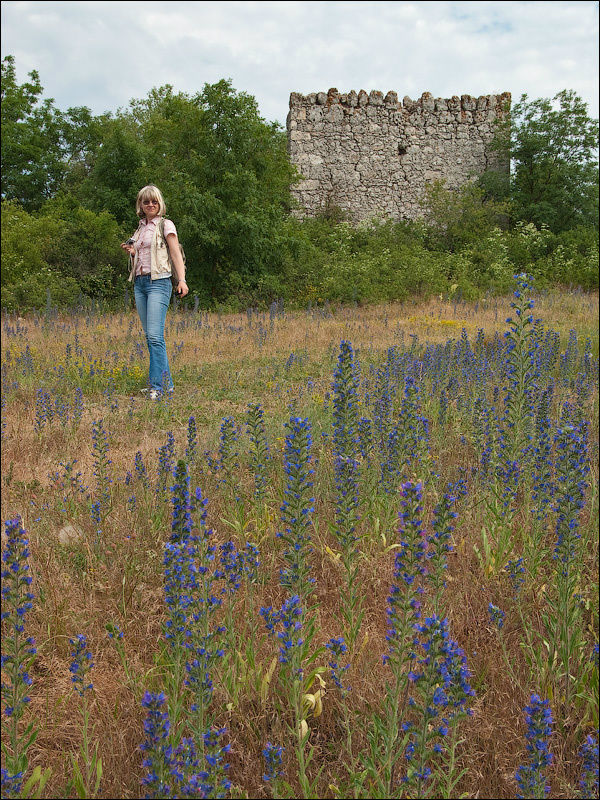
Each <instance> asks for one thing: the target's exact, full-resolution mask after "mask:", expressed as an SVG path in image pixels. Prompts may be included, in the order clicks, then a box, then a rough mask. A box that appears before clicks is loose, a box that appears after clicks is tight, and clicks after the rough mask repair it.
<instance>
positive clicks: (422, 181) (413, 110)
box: [287, 89, 511, 223]
mask: <svg viewBox="0 0 600 800" xmlns="http://www.w3.org/2000/svg"><path fill="white" fill-rule="evenodd" d="M510 99H511V96H510V93H509V92H504V93H503V94H500V95H483V96H481V97H471V96H470V95H468V94H463V95H462V97H457V96H454V97H451V98H450V99H448V100H444V99H441V98H434V97H433V96H432V95H431V94H430V93H429V92H425V93H424V94H423V95H421V98H420V99H419V100H416V101H414V100H411V99H410V98H409V97H405V98H404V99H403V101H402V102H399V100H398V96H397V94H396V92H388V93H387V94H386V95H385V97H384V95H383V93H382V92H377V91H373V92H370V93H369V94H367V92H365V91H363V90H362V89H361V91H360V92H358V94H357V93H356V92H355V91H352V92H349V93H348V94H340V93H339V92H338V90H337V89H330V90H329V91H328V92H327V93H325V92H319V93H315V94H309V95H306V96H304V95H301V94H297V93H296V92H292V93H291V95H290V110H289V114H288V117H287V133H288V152H289V155H290V159H291V161H292V163H293V164H295V165H296V166H297V168H298V170H299V172H300V173H301V174H302V176H303V179H302V180H301V181H300V182H299V183H298V184H296V186H295V187H293V189H292V191H293V195H294V196H295V198H296V199H297V200H298V202H299V204H300V206H301V208H302V209H303V211H302V212H301V213H302V214H306V215H309V216H312V215H315V214H318V213H320V212H324V211H326V210H327V209H328V208H329V209H330V208H331V207H335V206H337V207H339V208H341V209H342V210H343V211H344V212H345V213H346V215H347V217H348V219H349V220H351V221H352V222H354V223H357V222H361V221H363V220H368V219H371V218H373V217H384V218H387V217H391V218H393V219H414V218H416V217H418V216H420V215H421V214H422V201H423V193H424V190H425V186H426V185H427V184H428V183H431V182H432V181H434V180H439V179H442V180H445V181H446V186H447V187H448V188H450V189H454V188H458V187H459V186H461V185H463V184H464V183H465V182H466V181H468V180H469V179H471V178H472V177H474V176H477V175H481V174H482V173H483V172H484V171H485V170H488V169H496V170H503V171H506V172H508V169H509V164H508V163H507V162H505V163H503V162H502V161H501V160H500V159H499V158H498V156H497V154H496V153H495V152H493V151H492V149H491V147H490V144H491V141H492V139H493V137H494V121H495V120H496V119H497V118H499V117H502V116H503V115H505V114H506V113H508V109H509V108H510Z"/></svg>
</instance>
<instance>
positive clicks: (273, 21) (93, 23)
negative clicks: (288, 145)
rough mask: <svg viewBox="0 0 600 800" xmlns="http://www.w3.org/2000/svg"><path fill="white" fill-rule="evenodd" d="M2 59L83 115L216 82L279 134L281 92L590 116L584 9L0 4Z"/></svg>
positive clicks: (591, 22)
mask: <svg viewBox="0 0 600 800" xmlns="http://www.w3.org/2000/svg"><path fill="white" fill-rule="evenodd" d="M1 13H2V45H1V52H2V57H4V56H6V55H9V54H10V55H12V56H14V58H15V65H16V72H17V80H18V81H19V82H20V83H21V82H23V81H25V80H26V79H27V74H28V73H29V72H30V71H31V70H33V69H36V70H37V71H38V72H39V75H40V80H41V84H42V86H43V87H44V97H52V98H53V99H54V101H55V104H56V106H57V107H58V108H59V109H61V110H66V109H67V108H69V107H72V106H87V107H88V108H90V109H91V110H92V112H93V113H94V114H101V113H104V112H106V111H111V112H116V111H117V110H118V109H119V108H126V107H127V105H128V103H129V101H130V100H131V99H134V98H135V99H140V98H142V97H145V96H146V95H147V93H148V92H149V91H150V89H152V88H153V87H158V86H162V85H164V84H167V83H168V84H171V85H172V86H173V87H174V89H175V91H181V92H186V93H188V94H192V95H193V94H195V93H196V92H198V91H201V90H202V88H203V86H204V84H206V83H215V82H217V81H218V80H220V79H221V78H228V79H230V80H231V82H232V86H233V88H234V89H235V90H236V91H243V92H247V93H248V94H251V95H253V96H254V97H255V98H256V100H257V103H258V108H259V112H260V115H261V116H262V117H264V118H265V119H266V120H268V121H271V122H274V121H277V122H279V123H281V124H282V125H285V119H286V115H287V112H288V106H289V95H290V92H300V93H302V94H309V93H310V92H319V91H327V90H328V89H329V88H331V87H335V88H337V89H338V90H339V91H340V92H342V93H344V92H349V91H350V90H352V89H354V90H355V91H359V90H360V89H365V90H366V91H371V90H372V89H378V90H380V91H382V92H384V94H385V93H386V92H387V91H389V90H393V91H395V92H397V93H398V96H399V97H400V98H402V97H404V96H405V95H408V96H409V97H411V98H412V99H413V100H415V99H418V98H419V97H420V96H421V94H422V93H423V92H431V93H432V94H433V95H434V96H435V97H451V96H452V95H461V94H471V95H475V96H479V95H482V94H499V93H501V92H504V91H509V92H512V95H513V102H515V101H516V100H518V99H519V97H520V96H521V94H522V93H524V92H526V93H527V94H528V96H529V97H530V99H535V98H538V97H553V96H554V95H555V94H556V93H557V92H559V91H561V90H562V89H574V90H575V91H576V93H577V94H578V95H580V97H582V98H583V100H584V101H585V102H587V103H588V110H589V113H590V115H591V116H593V117H598V2H591V1H590V0H582V1H581V2H563V1H562V0H554V1H553V2H543V1H542V0H534V1H533V2H507V1H504V2H477V0H471V1H470V2H362V1H361V0H356V1H355V2H320V1H319V0H312V2H296V0H284V2H225V1H222V2H218V1H217V2H216V1H215V0H210V2H194V1H192V2H190V1H189V0H188V2H147V3H145V2H126V1H125V2H123V1H120V2H102V1H101V0H95V1H94V2H77V1H76V0H75V1H74V0H69V2H52V1H48V0H47V1H46V2H20V1H18V0H3V2H2V6H1Z"/></svg>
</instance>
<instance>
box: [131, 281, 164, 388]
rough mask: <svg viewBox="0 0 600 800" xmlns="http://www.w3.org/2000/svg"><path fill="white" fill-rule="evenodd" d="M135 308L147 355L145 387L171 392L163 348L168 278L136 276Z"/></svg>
mask: <svg viewBox="0 0 600 800" xmlns="http://www.w3.org/2000/svg"><path fill="white" fill-rule="evenodd" d="M133 289H134V295H135V307H136V308H137V312H138V314H139V315H140V320H141V321H142V327H143V329H144V333H145V334H146V342H147V343H148V352H149V353H150V374H149V381H148V382H149V384H150V388H151V389H159V390H160V389H162V388H163V374H164V373H166V375H165V378H164V382H165V388H167V389H172V388H173V380H172V378H171V370H170V369H169V359H168V358H167V345H166V344H165V319H166V317H167V309H168V308H169V301H170V299H171V292H172V291H173V287H172V286H171V279H170V278H158V279H155V280H153V281H151V280H150V275H140V276H138V277H137V278H136V279H135V284H134V287H133Z"/></svg>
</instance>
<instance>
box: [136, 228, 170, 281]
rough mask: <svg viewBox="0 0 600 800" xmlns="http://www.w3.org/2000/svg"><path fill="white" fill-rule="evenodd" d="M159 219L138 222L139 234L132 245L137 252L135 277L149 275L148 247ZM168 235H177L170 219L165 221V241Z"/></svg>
mask: <svg viewBox="0 0 600 800" xmlns="http://www.w3.org/2000/svg"><path fill="white" fill-rule="evenodd" d="M160 220H161V217H154V219H151V220H150V222H148V220H146V219H142V220H140V228H141V233H140V235H139V236H138V239H137V241H136V243H135V245H134V247H135V249H136V250H137V252H138V261H137V266H136V270H135V274H136V276H137V275H150V260H151V259H150V247H151V245H152V239H153V238H154V231H155V230H156V226H157V225H158V224H159V222H160ZM170 233H174V234H176V235H177V229H176V228H175V225H174V223H173V222H171V220H170V219H166V220H165V239H166V238H167V236H168V235H169V234H170Z"/></svg>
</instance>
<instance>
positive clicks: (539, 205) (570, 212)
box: [482, 89, 598, 233]
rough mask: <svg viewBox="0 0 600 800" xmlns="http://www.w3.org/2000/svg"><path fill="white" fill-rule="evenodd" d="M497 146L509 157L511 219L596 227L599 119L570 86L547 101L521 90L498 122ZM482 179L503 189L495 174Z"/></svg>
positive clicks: (555, 228) (556, 228) (563, 226)
mask: <svg viewBox="0 0 600 800" xmlns="http://www.w3.org/2000/svg"><path fill="white" fill-rule="evenodd" d="M496 147H497V148H498V149H499V150H500V151H501V152H502V153H503V155H505V156H506V157H509V158H510V159H511V178H510V187H508V186H505V187H504V193H505V194H506V193H507V192H509V193H510V198H511V201H512V209H513V218H514V219H515V220H522V221H525V222H533V223H534V224H536V225H537V226H541V225H547V226H548V227H549V228H550V230H552V231H553V232H555V233H559V232H560V231H565V230H569V229H571V228H574V227H577V226H579V225H592V226H596V227H597V226H598V160H597V151H598V120H594V119H591V118H590V117H589V115H588V112H587V104H586V103H584V102H583V100H582V99H581V98H580V97H579V96H578V95H577V94H576V93H575V92H574V91H573V90H566V89H565V90H563V91H561V92H559V93H558V94H557V95H555V96H554V97H553V98H552V99H551V100H550V99H547V98H539V99H537V100H529V98H528V96H527V95H526V94H524V95H522V96H521V99H520V100H519V102H518V103H517V104H516V105H515V106H513V108H512V111H511V113H510V115H509V116H508V117H507V118H506V119H505V120H504V121H503V122H502V123H500V128H499V135H498V137H497V139H496ZM482 183H483V184H484V185H485V186H487V188H488V189H490V188H491V189H492V190H493V193H495V194H496V195H498V194H502V187H501V186H499V183H498V176H497V175H492V174H488V175H486V176H484V179H483V181H482Z"/></svg>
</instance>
